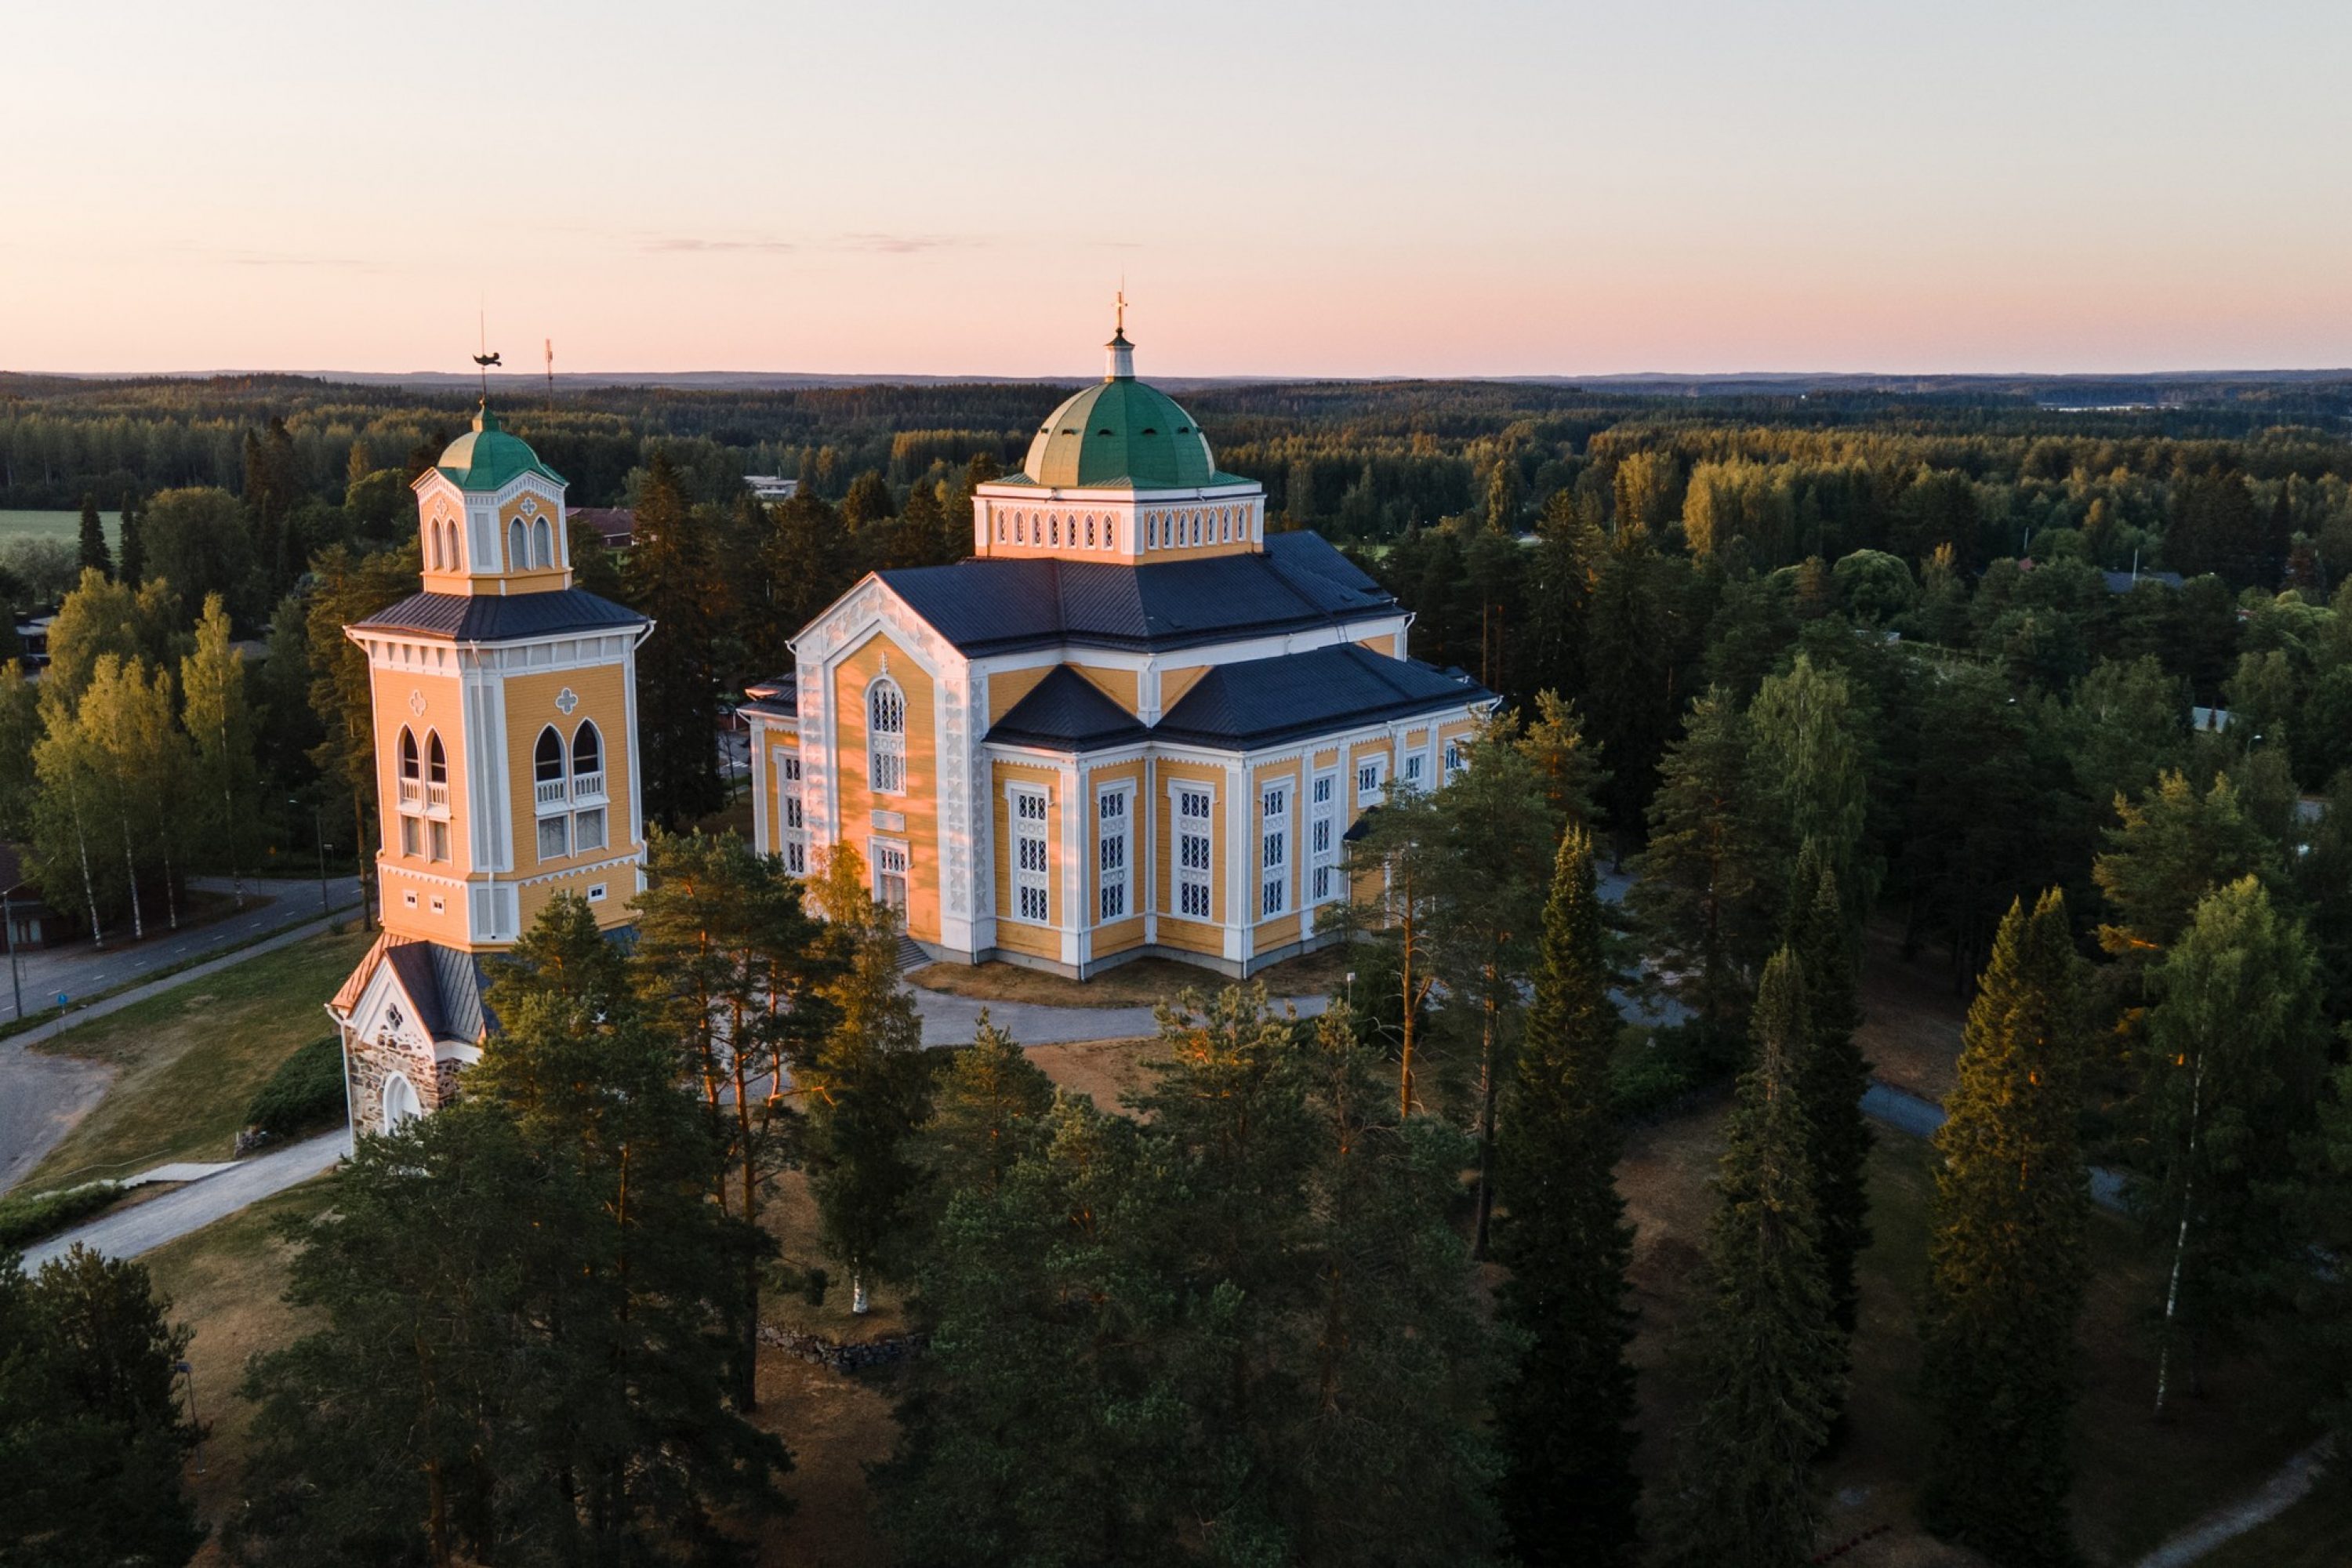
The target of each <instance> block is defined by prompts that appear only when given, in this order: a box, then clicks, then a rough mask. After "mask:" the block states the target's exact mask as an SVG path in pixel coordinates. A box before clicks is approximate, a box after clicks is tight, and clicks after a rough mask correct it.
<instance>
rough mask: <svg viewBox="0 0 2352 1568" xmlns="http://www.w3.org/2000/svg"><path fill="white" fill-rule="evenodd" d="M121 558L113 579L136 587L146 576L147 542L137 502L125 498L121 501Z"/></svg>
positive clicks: (127, 585)
mask: <svg viewBox="0 0 2352 1568" xmlns="http://www.w3.org/2000/svg"><path fill="white" fill-rule="evenodd" d="M121 531H122V558H121V563H120V566H119V568H118V570H117V571H116V573H115V580H116V581H117V582H120V583H121V584H122V585H123V586H124V587H126V588H136V587H137V586H139V584H141V583H142V582H144V581H145V580H146V576H147V542H146V540H145V538H144V537H143V536H142V533H141V523H140V521H139V504H138V502H137V500H132V499H126V500H124V501H123V503H122V523H121Z"/></svg>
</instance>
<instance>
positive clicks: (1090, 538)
mask: <svg viewBox="0 0 2352 1568" xmlns="http://www.w3.org/2000/svg"><path fill="white" fill-rule="evenodd" d="M1094 547H1095V520H1094V519H1093V518H1092V517H1091V516H1089V517H1088V518H1087V549H1088V550H1092V549H1093V548H1094Z"/></svg>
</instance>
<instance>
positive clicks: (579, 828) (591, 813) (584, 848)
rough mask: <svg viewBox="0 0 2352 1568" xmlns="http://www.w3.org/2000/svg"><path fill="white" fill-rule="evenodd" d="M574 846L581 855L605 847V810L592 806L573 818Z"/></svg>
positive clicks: (599, 806) (598, 806)
mask: <svg viewBox="0 0 2352 1568" xmlns="http://www.w3.org/2000/svg"><path fill="white" fill-rule="evenodd" d="M572 847H573V848H574V849H575V850H576V851H578V852H579V853H580V854H583V855H585V854H586V853H588V851H590V850H591V849H602V848H604V807H603V806H601V805H593V806H590V807H589V808H588V809H587V810H585V811H583V812H579V813H577V814H575V815H574V816H573V817H572Z"/></svg>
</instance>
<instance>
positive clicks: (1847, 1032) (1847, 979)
mask: <svg viewBox="0 0 2352 1568" xmlns="http://www.w3.org/2000/svg"><path fill="white" fill-rule="evenodd" d="M1787 940H1788V944H1789V948H1790V952H1794V953H1795V954H1796V955H1797V963H1798V964H1799V966H1800V967H1801V969H1802V970H1803V971H1804V976H1805V1011H1806V1014H1807V1016H1808V1018H1809V1019H1810V1021H1811V1030H1810V1031H1809V1034H1808V1037H1807V1039H1806V1042H1805V1047H1804V1050H1803V1053H1802V1054H1801V1056H1800V1057H1799V1058H1798V1061H1797V1068H1796V1087H1797V1098H1798V1099H1799V1100H1801V1101H1802V1102H1803V1104H1804V1108H1805V1121H1806V1125H1807V1128H1808V1146H1809V1150H1810V1155H1809V1158H1810V1162H1811V1166H1812V1172H1813V1208H1814V1212H1815V1213H1816V1214H1818V1215H1820V1217H1821V1229H1822V1278H1824V1279H1827V1280H1828V1281H1829V1288H1830V1309H1831V1316H1832V1320H1833V1321H1835V1322H1836V1323H1837V1326H1838V1330H1839V1331H1840V1332H1841V1333H1843V1334H1845V1335H1848V1336H1851V1335H1852V1334H1853V1325H1854V1306H1855V1289H1854V1268H1855V1265H1856V1263H1857V1261H1858V1260H1859V1259H1860V1258H1861V1256H1862V1251H1863V1248H1864V1247H1868V1246H1869V1245H1870V1192H1869V1188H1868V1173H1869V1166H1870V1148H1871V1143H1872V1142H1873V1139H1872V1135H1871V1131H1870V1122H1869V1121H1868V1119H1867V1118H1865V1117H1864V1115H1863V1113H1862V1097H1863V1094H1864V1091H1865V1090H1866V1089H1869V1087H1870V1063H1868V1062H1867V1061H1865V1060H1864V1059H1863V1055H1862V1049H1861V1047H1859V1046H1858V1045H1856V1044H1855V1043H1854V1030H1855V1029H1856V1028H1858V1027H1859V1026H1861V1023H1862V1013H1861V1009H1860V1008H1859V1007H1858V1006H1857V1005H1855V1002H1854V955H1853V933H1852V929H1851V928H1850V927H1849V926H1848V925H1847V923H1846V919H1845V912H1844V910H1843V906H1842V904H1841V902H1840V900H1839V897H1838V879H1837V868H1835V867H1834V866H1832V865H1830V864H1829V863H1828V861H1827V860H1826V859H1825V858H1824V857H1823V856H1822V853H1821V851H1820V848H1819V847H1818V845H1817V844H1816V842H1815V841H1814V840H1812V839H1810V838H1809V839H1807V840H1806V841H1805V847H1804V848H1803V849H1802V850H1801V852H1800V853H1799V855H1798V858H1797V871H1796V875H1795V876H1794V877H1793V878H1792V879H1790V884H1789V922H1788V931H1787Z"/></svg>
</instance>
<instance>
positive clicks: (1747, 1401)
mask: <svg viewBox="0 0 2352 1568" xmlns="http://www.w3.org/2000/svg"><path fill="white" fill-rule="evenodd" d="M1752 1027H1753V1030H1754V1034H1755V1037H1756V1065H1755V1066H1754V1067H1753V1068H1749V1069H1748V1072H1747V1073H1746V1074H1745V1075H1744V1076H1743V1077H1742V1078H1741V1079H1740V1080H1739V1090H1738V1100H1737V1102H1736V1103H1735V1105H1734V1106H1733V1109H1732V1112H1731V1117H1730V1120H1729V1121H1728V1122H1727V1124H1726V1127H1725V1135H1726V1139H1727V1146H1726V1148H1725V1150H1724V1153H1723V1164H1722V1168H1721V1173H1719V1174H1718V1175H1717V1179H1716V1186H1717V1192H1718V1193H1719V1194H1721V1200H1722V1201H1721V1203H1720V1205H1719V1206H1718V1207H1717V1210H1716V1215H1715V1220H1714V1224H1713V1226H1712V1227H1711V1228H1710V1230H1709V1232H1708V1235H1707V1247H1706V1275H1705V1279H1706V1285H1705V1289H1706V1296H1705V1299H1704V1300H1702V1301H1701V1302H1700V1304H1699V1310H1698V1318H1697V1323H1696V1331H1695V1338H1696V1344H1697V1346H1698V1370H1699V1380H1698V1386H1699V1387H1700V1388H1701V1389H1702V1390H1704V1391H1705V1394H1704V1397H1705V1403H1704V1404H1703V1405H1701V1406H1700V1408H1699V1412H1698V1415H1697V1417H1696V1420H1695V1421H1694V1422H1693V1423H1692V1424H1691V1426H1690V1427H1689V1429H1688V1430H1687V1431H1686V1432H1685V1434H1684V1436H1683V1440H1682V1451H1681V1454H1680V1456H1679V1461H1680V1462H1679V1471H1678V1480H1677V1484H1676V1488H1675V1498H1674V1500H1673V1511H1672V1521H1671V1526H1670V1541H1671V1545H1670V1550H1669V1554H1668V1558H1667V1561H1668V1562H1669V1563H1672V1564H1674V1565H1675V1568H1797V1565H1798V1564H1800V1563H1804V1562H1806V1561H1807V1560H1808V1559H1809V1558H1811V1555H1812V1551H1813V1538H1814V1535H1815V1533H1816V1532H1817V1531H1819V1529H1820V1527H1821V1521H1822V1509H1821V1500H1820V1496H1819V1494H1818V1491H1817V1489H1816V1488H1815V1486H1814V1482H1813V1473H1812V1465H1813V1458H1814V1456H1815V1455H1817V1454H1819V1453H1820V1452H1821V1448H1822V1441H1823V1439H1824V1438H1826V1437H1827V1436H1828V1434H1829V1422H1830V1412H1831V1411H1832V1408H1833V1407H1834V1405H1835V1404H1836V1384H1837V1381H1838V1377H1839V1370H1838V1361H1839V1351H1838V1336H1837V1332H1836V1330H1835V1329H1834V1328H1833V1327H1832V1324H1831V1321H1830V1301H1829V1287H1828V1284H1827V1282H1826V1281H1825V1280H1824V1279H1822V1256H1821V1223H1820V1218H1819V1216H1818V1215H1816V1214H1815V1213H1814V1210H1813V1186H1812V1180H1811V1165H1810V1163H1809V1162H1808V1160H1807V1158H1806V1144H1807V1140H1808V1137H1809V1135H1810V1131H1811V1130H1810V1129H1809V1128H1807V1126H1806V1125H1805V1113H1804V1107H1803V1105H1802V1103H1801V1100H1799V1097H1798V1094H1797V1089H1796V1060H1795V1058H1796V1057H1797V1055H1798V1053H1800V1052H1801V1050H1802V1049H1803V1048H1804V1043H1805V1039H1806V1036H1807V1032H1808V1030H1809V1028H1810V1024H1809V1021H1808V1019H1807V1017H1806V1013H1805V985H1804V978H1803V974H1802V972H1801V968H1800V967H1799V964H1798V963H1797V958H1796V955H1795V954H1794V953H1792V952H1789V951H1788V950H1787V949H1786V948H1783V949H1782V950H1781V951H1780V952H1777V953H1775V954H1774V955H1773V956H1772V959H1771V962H1769V963H1767V964H1766V965H1765V966H1764V975H1763V979H1762V981H1761V982H1760V984H1759V985H1758V988H1757V995H1756V1016H1755V1021H1754V1024H1753V1026H1752Z"/></svg>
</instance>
